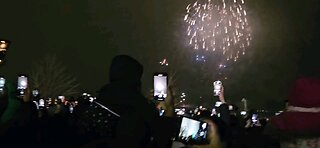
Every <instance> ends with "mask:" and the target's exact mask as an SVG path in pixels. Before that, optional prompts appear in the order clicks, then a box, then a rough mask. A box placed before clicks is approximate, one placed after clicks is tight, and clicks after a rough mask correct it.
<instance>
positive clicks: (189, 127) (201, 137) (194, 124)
mask: <svg viewBox="0 0 320 148" xmlns="http://www.w3.org/2000/svg"><path fill="white" fill-rule="evenodd" d="M207 132H208V124H207V123H205V122H202V121H198V120H194V119H190V118H187V117H183V118H182V122H181V126H180V131H179V135H178V141H181V142H183V143H188V144H204V143H207V142H208V141H207Z"/></svg>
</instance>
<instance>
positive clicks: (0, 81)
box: [0, 77, 6, 88]
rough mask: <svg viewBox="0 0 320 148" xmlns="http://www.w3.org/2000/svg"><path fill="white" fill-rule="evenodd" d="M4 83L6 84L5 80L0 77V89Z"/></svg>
mask: <svg viewBox="0 0 320 148" xmlns="http://www.w3.org/2000/svg"><path fill="white" fill-rule="evenodd" d="M5 83H6V79H4V78H2V77H0V88H3V87H4V84H5Z"/></svg>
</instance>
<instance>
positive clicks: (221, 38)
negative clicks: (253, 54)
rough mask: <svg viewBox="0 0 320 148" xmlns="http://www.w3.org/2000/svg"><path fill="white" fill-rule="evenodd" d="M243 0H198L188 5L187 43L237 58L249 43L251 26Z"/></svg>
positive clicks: (196, 47) (197, 47) (197, 48)
mask: <svg viewBox="0 0 320 148" xmlns="http://www.w3.org/2000/svg"><path fill="white" fill-rule="evenodd" d="M244 4H245V2H244V0H197V1H196V2H194V3H192V4H189V5H188V6H187V8H186V15H185V17H184V21H185V22H186V23H187V25H188V27H187V36H188V44H189V45H190V46H192V48H194V49H195V50H206V51H214V52H216V53H219V54H222V55H225V56H226V60H234V61H237V60H238V59H239V58H240V56H241V55H245V53H246V49H247V48H248V46H250V41H251V29H250V26H249V24H248V20H247V17H246V16H247V12H246V10H245V8H244Z"/></svg>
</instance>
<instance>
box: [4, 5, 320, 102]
mask: <svg viewBox="0 0 320 148" xmlns="http://www.w3.org/2000/svg"><path fill="white" fill-rule="evenodd" d="M191 2H193V1H192V0H161V1H158V0H136V1H131V0H115V1H106V0H95V1H89V0H77V1H74V0H55V1H51V0H41V1H40V0H29V1H18V0H10V1H4V0H1V9H0V12H1V14H2V15H1V22H0V38H4V39H8V40H10V41H11V42H12V44H11V46H10V49H9V52H8V56H7V63H6V65H4V66H2V67H1V68H0V72H1V75H5V76H6V77H9V78H10V79H14V78H15V76H16V75H17V74H18V73H28V72H30V70H31V69H32V68H33V66H32V65H33V63H34V62H37V61H39V60H41V59H42V57H43V56H45V55H48V54H55V55H56V56H57V58H58V60H59V61H61V62H62V63H64V65H65V66H66V67H67V68H68V71H69V72H70V74H73V75H75V76H76V77H77V79H78V81H79V82H80V83H81V89H88V90H89V91H91V92H93V91H96V90H98V89H99V88H100V87H101V86H102V85H103V84H104V83H107V81H108V67H109V64H110V61H111V59H112V57H114V56H115V55H116V54H129V55H131V56H133V57H135V58H137V59H138V60H139V61H141V63H142V64H143V65H144V66H145V75H144V77H143V82H144V90H147V89H149V88H150V87H151V85H152V81H151V80H152V76H151V75H152V73H153V72H155V71H160V70H164V69H163V68H161V67H160V66H159V65H158V64H157V63H158V62H159V61H160V60H161V59H163V58H168V59H169V62H171V64H170V66H169V67H168V68H166V69H165V70H166V71H170V72H172V71H173V72H175V73H176V81H177V87H176V88H177V91H178V92H186V93H187V95H188V94H189V100H190V101H191V102H193V103H198V104H199V103H200V102H205V103H206V104H211V103H212V102H213V99H212V97H211V92H212V90H211V89H212V88H211V85H212V81H213V79H215V77H214V76H215V71H212V68H211V65H205V66H203V65H197V64H195V63H194V61H192V56H194V55H193V54H194V53H193V52H192V50H191V49H190V48H189V47H187V46H186V45H185V40H184V39H185V36H184V32H183V31H184V30H183V29H184V27H185V26H184V23H183V21H182V19H183V16H184V10H185V7H186V6H187V4H188V3H191ZM246 3H247V5H246V6H247V10H248V20H249V23H250V24H251V27H252V30H253V40H252V46H251V47H250V49H249V50H248V54H247V55H246V56H245V57H243V58H242V59H240V61H239V62H237V63H234V64H232V65H230V66H229V67H228V69H227V70H226V76H227V77H228V79H227V80H225V81H224V84H225V88H226V96H227V98H228V99H230V100H231V101H232V102H234V103H239V101H240V100H241V98H243V97H246V98H247V99H248V100H249V105H251V106H253V107H265V108H275V107H277V108H280V107H281V106H282V103H283V100H284V99H286V96H287V91H288V88H289V86H290V84H291V83H292V81H293V80H294V79H295V78H296V77H297V76H298V74H299V71H300V69H303V68H306V67H308V66H310V67H314V66H317V64H316V63H319V62H317V61H318V60H316V58H317V56H315V55H316V54H317V53H319V51H318V50H317V49H318V46H317V41H318V39H319V38H318V37H317V35H318V32H319V31H318V29H317V26H319V23H317V20H318V19H317V18H318V16H319V15H318V11H319V2H318V1H317V0H308V1H301V0H281V1H279V0H258V1H257V0H247V1H246ZM306 65H307V66H306ZM210 69H211V71H210ZM209 71H210V72H209ZM200 96H202V100H199V97H200Z"/></svg>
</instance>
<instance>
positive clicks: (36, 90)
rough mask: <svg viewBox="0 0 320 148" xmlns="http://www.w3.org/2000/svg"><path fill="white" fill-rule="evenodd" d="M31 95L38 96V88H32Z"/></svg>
mask: <svg viewBox="0 0 320 148" xmlns="http://www.w3.org/2000/svg"><path fill="white" fill-rule="evenodd" d="M32 96H33V97H35V98H36V97H38V96H39V90H38V89H34V90H32Z"/></svg>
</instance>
